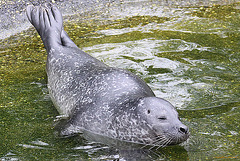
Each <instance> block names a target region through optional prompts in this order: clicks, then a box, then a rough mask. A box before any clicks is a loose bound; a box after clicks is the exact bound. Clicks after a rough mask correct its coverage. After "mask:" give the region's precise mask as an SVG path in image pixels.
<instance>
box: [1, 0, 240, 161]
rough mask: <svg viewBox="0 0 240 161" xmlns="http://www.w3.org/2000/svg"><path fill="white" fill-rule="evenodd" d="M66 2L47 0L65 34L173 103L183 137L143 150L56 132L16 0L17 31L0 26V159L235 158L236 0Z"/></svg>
mask: <svg viewBox="0 0 240 161" xmlns="http://www.w3.org/2000/svg"><path fill="white" fill-rule="evenodd" d="M5 2H7V1H5ZM74 2H75V3H74V5H72V6H71V8H70V9H69V8H68V7H69V6H70V5H69V4H70V2H64V1H63V2H56V3H57V4H58V6H59V7H60V9H61V10H62V12H63V13H64V15H65V17H64V20H65V24H64V26H65V30H66V31H67V32H68V33H69V35H70V37H71V38H72V39H73V40H74V42H75V43H76V44H77V45H78V46H79V47H80V48H81V49H82V50H84V51H85V52H87V53H89V54H91V55H93V56H94V57H96V58H98V59H100V60H101V61H103V62H105V63H106V64H108V65H110V66H116V67H119V68H124V69H128V70H130V71H131V72H133V73H135V74H137V75H138V76H139V77H141V78H142V79H143V80H145V81H146V82H147V83H148V84H149V86H150V87H151V88H152V89H153V91H154V92H155V94H156V95H157V96H159V97H162V98H164V99H166V100H169V101H170V102H171V103H172V104H174V105H175V106H176V108H177V109H178V112H179V114H180V117H181V120H182V122H184V123H185V124H186V125H188V126H189V128H190V132H191V137H190V139H189V140H188V141H187V142H185V143H183V144H181V145H178V146H171V147H166V148H163V149H151V150H148V149H149V148H146V149H141V147H135V146H133V147H132V146H130V145H129V144H127V145H125V144H124V143H121V142H120V143H118V142H116V141H115V140H110V139H107V138H101V137H95V136H92V137H91V134H84V136H85V138H83V137H81V136H77V137H70V138H58V137H56V136H55V134H54V133H55V130H54V129H53V124H54V120H55V119H56V116H58V113H57V111H56V110H55V108H54V107H53V104H52V102H51V100H50V98H49V96H48V91H47V85H46V84H47V77H46V74H45V62H46V52H45V49H44V47H43V45H42V42H41V41H40V38H39V36H37V33H36V32H35V30H34V29H33V28H30V29H29V26H30V24H28V23H27V21H26V18H25V16H24V14H23V13H24V7H19V10H20V11H19V12H20V13H22V16H21V15H18V16H20V17H21V18H19V17H18V16H17V18H16V19H17V20H18V19H20V20H22V21H21V22H22V23H21V24H22V25H21V26H19V28H18V29H19V30H17V31H15V30H14V27H12V26H14V25H16V24H14V23H13V24H12V26H8V27H9V28H8V27H4V28H3V27H2V26H1V27H0V28H1V30H0V31H1V32H0V36H1V38H2V39H1V40H0V64H1V66H0V67H1V73H0V84H1V86H0V90H1V96H0V98H1V99H0V105H1V106H0V128H1V130H0V139H1V141H0V158H1V160H8V159H12V160H37V159H38V160H54V159H55V160H64V159H69V160H101V159H102V160H104V159H106V160H114V159H115V160H133V159H134V158H135V159H136V160H141V159H142V160H157V159H159V160H161V159H162V160H228V159H232V160H239V158H240V155H239V154H240V151H239V149H240V144H239V131H240V127H239V118H240V110H239V107H240V101H239V96H240V94H239V91H240V83H239V82H240V74H239V73H240V67H239V63H240V62H239V61H240V60H239V59H240V47H239V45H240V44H239V42H240V41H239V40H240V27H239V26H240V3H239V1H211V2H208V1H206V2H201V1H185V2H181V1H163V2H160V1H156V2H152V1H115V2H113V1H112V2H110V3H108V2H104V1H103V2H98V3H97V2H94V1H91V3H90V1H84V3H83V2H81V3H80V2H78V1H74ZM1 3H2V2H1ZM28 3H30V2H26V3H24V4H23V5H27V4H28ZM92 4H93V5H96V8H95V7H94V6H93V5H92ZM99 4H100V5H99ZM106 4H107V6H106V7H105V5H106ZM1 5H2V4H1ZM89 6H91V7H89ZM1 20H3V19H1ZM5 21H6V20H5ZM13 22H14V21H13ZM22 30H25V31H22ZM12 31H15V32H14V33H13V32H12ZM5 33H8V34H7V35H6V34H5ZM9 35H10V37H9ZM96 138H97V140H96ZM97 142H101V143H97ZM122 144H124V145H122ZM123 147H124V148H123Z"/></svg>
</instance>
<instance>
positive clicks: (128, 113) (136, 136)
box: [27, 5, 189, 147]
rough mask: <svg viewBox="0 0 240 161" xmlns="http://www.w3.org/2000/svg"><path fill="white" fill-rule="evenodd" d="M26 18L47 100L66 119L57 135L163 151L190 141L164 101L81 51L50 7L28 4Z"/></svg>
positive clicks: (124, 73) (138, 81)
mask: <svg viewBox="0 0 240 161" xmlns="http://www.w3.org/2000/svg"><path fill="white" fill-rule="evenodd" d="M27 17H28V19H29V21H30V22H31V23H32V25H33V26H34V27H35V28H36V30H37V32H38V33H39V35H40V36H41V39H42V41H43V44H44V46H45V48H46V50H47V53H48V56H47V63H46V71H47V76H48V89H49V94H50V96H51V99H52V101H53V103H54V105H55V107H56V108H57V110H58V111H59V113H60V114H61V115H64V116H66V117H67V121H66V124H65V125H64V127H62V131H61V134H62V135H64V136H70V135H73V134H78V133H81V132H82V131H84V130H86V131H89V132H91V133H94V134H98V135H102V136H106V137H109V138H113V139H118V140H121V141H127V142H133V143H138V144H145V145H152V146H158V147H163V146H167V145H174V144H179V143H182V142H184V141H186V140H187V139H188V137H189V130H188V127H187V126H185V125H184V124H183V123H182V122H181V121H180V120H179V118H178V113H177V111H176V109H175V108H174V107H173V105H171V103H169V102H168V101H166V100H164V99H161V98H158V97H156V96H155V94H154V93H153V91H152V90H151V89H150V87H149V86H148V85H147V84H146V83H145V82H144V81H143V80H141V79H140V78H139V77H137V76H136V75H134V74H132V73H131V72H129V71H127V70H123V69H118V68H113V67H110V66H107V65H106V64H104V63H103V62H101V61H99V60H97V59H96V58H94V57H92V56H90V55H88V54H86V53H85V52H83V51H81V50H80V49H79V48H78V47H77V45H75V44H74V42H73V41H72V40H71V39H70V38H69V36H68V35H67V33H66V32H65V31H64V29H63V19H62V15H61V13H60V11H59V10H58V9H57V8H56V7H55V6H53V5H45V6H32V5H31V6H28V7H27Z"/></svg>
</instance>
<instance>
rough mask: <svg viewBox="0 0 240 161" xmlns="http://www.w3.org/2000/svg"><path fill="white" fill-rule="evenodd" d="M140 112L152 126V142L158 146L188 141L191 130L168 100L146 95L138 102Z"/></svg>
mask: <svg viewBox="0 0 240 161" xmlns="http://www.w3.org/2000/svg"><path fill="white" fill-rule="evenodd" d="M137 109H138V113H139V115H140V116H141V118H142V119H143V120H145V121H146V123H147V124H148V126H150V128H151V130H152V132H151V134H150V135H151V136H150V137H151V138H152V140H151V142H149V143H148V144H152V145H157V146H166V145H175V144H179V143H182V142H184V141H186V140H187V139H188V137H189V135H190V134H189V130H188V127H187V126H186V125H184V124H183V123H182V122H181V121H180V120H179V117H178V113H177V111H176V109H175V108H174V107H173V105H172V104H171V103H169V102H168V101H166V100H164V99H161V98H157V97H146V98H143V99H141V100H140V102H139V104H138V108H137Z"/></svg>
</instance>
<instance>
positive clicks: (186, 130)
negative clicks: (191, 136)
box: [179, 127, 188, 134]
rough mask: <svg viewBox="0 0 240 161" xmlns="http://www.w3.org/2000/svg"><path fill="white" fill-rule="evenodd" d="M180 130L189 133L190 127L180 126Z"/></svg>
mask: <svg viewBox="0 0 240 161" xmlns="http://www.w3.org/2000/svg"><path fill="white" fill-rule="evenodd" d="M179 130H180V132H182V133H184V134H187V133H188V128H187V127H185V128H183V127H180V129H179Z"/></svg>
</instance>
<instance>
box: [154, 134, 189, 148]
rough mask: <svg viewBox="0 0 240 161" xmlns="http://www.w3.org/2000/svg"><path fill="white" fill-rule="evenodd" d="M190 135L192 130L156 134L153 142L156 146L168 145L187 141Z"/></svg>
mask: <svg viewBox="0 0 240 161" xmlns="http://www.w3.org/2000/svg"><path fill="white" fill-rule="evenodd" d="M189 136H190V132H189V131H186V132H184V133H183V132H176V133H161V134H158V135H156V136H155V139H154V141H153V142H152V143H151V144H152V145H154V146H158V147H166V146H169V145H177V144H180V143H182V142H184V141H186V140H187V139H188V138H189Z"/></svg>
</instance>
